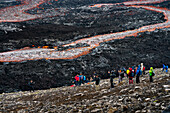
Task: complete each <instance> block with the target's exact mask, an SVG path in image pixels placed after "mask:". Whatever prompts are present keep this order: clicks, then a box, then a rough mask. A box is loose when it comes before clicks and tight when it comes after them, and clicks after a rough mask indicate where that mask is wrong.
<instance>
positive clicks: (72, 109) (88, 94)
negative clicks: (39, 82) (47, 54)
mask: <svg viewBox="0 0 170 113" xmlns="http://www.w3.org/2000/svg"><path fill="white" fill-rule="evenodd" d="M154 71H155V74H156V75H155V76H154V82H153V83H149V77H148V71H147V74H146V75H144V76H142V77H141V83H140V84H133V85H132V84H131V85H128V79H127V78H126V77H125V78H124V79H123V82H122V83H120V84H118V79H117V78H115V79H114V83H115V88H113V89H110V84H109V80H108V79H105V80H101V84H100V88H99V90H97V91H96V90H95V85H94V83H90V84H85V85H83V86H79V87H76V88H75V87H60V88H51V89H48V90H37V91H35V92H29V91H25V92H17V93H4V94H1V95H0V100H1V102H0V112H20V113H26V112H29V113H35V112H50V113H162V112H163V111H164V112H163V113H168V112H169V111H170V106H169V105H170V101H169V98H170V95H169V91H170V85H169V81H170V79H169V77H170V73H164V72H163V73H162V71H161V69H160V68H159V69H154ZM168 106H169V107H168Z"/></svg>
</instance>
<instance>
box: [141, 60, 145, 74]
mask: <svg viewBox="0 0 170 113" xmlns="http://www.w3.org/2000/svg"><path fill="white" fill-rule="evenodd" d="M141 71H142V75H143V74H145V67H144V65H143V63H141Z"/></svg>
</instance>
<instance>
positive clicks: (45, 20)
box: [0, 0, 170, 93]
mask: <svg viewBox="0 0 170 113" xmlns="http://www.w3.org/2000/svg"><path fill="white" fill-rule="evenodd" d="M147 1H149V3H147V4H145V3H141V4H137V2H136V4H135V3H132V2H130V1H127V0H119V2H118V1H117V0H97V1H96V0H91V1H90V0H58V1H55V0H47V1H45V0H35V1H34V0H30V1H29V0H17V1H15V0H13V1H12V2H8V1H7V0H4V1H0V76H1V77H0V93H3V92H6V93H7V92H8V93H9V92H16V91H25V90H28V88H27V83H28V81H29V80H31V79H33V81H35V83H36V84H35V89H48V88H54V87H59V86H69V85H71V84H72V81H73V77H74V76H75V75H76V74H78V73H80V72H83V74H84V75H86V76H87V77H88V76H90V75H91V74H92V73H93V72H94V71H96V72H97V73H98V74H99V75H100V76H101V78H108V76H107V74H106V73H107V71H108V70H111V69H117V68H120V67H126V68H128V67H129V66H132V65H138V64H139V63H141V62H143V63H144V65H145V66H146V68H147V69H149V67H150V66H153V67H162V64H163V63H165V64H166V65H170V46H169V45H170V35H169V32H170V29H169V26H170V24H169V15H170V13H169V11H170V10H169V5H168V4H169V2H168V1H167V0H155V1H154V2H153V0H147ZM95 4H103V5H95ZM104 4H105V5H104ZM131 5H136V6H131ZM140 5H142V6H143V7H138V6H140ZM144 5H146V6H147V8H146V7H144ZM33 6H34V7H33ZM153 6H154V7H153ZM150 7H153V9H151V8H150ZM149 8H150V9H149ZM21 9H22V10H21ZM158 10H160V11H158ZM165 14H166V15H165ZM160 23H163V26H161V27H160V28H159V27H156V28H151V29H150V28H148V29H147V30H144V31H141V32H137V33H134V34H130V35H127V36H126V35H125V36H116V33H121V32H126V31H128V32H131V31H132V32H133V30H136V31H137V30H139V31H140V30H141V28H142V27H143V26H150V25H157V24H160ZM154 27H155V26H154ZM109 34H111V35H112V34H113V35H115V37H114V38H112V37H111V36H110V35H109ZM96 36H101V37H102V39H101V38H100V37H99V39H100V40H102V41H98V40H97V41H96V40H94V43H93V40H92V41H91V39H93V38H95V37H96ZM107 36H108V37H109V36H110V38H107V39H105V37H107ZM88 38H89V42H87V39H88ZM84 39H85V40H84ZM76 41H77V42H76ZM83 41H84V42H83ZM81 42H82V43H81ZM41 50H42V51H41ZM36 51H40V52H39V53H35V55H34V52H36ZM43 51H48V52H47V53H45V52H43ZM70 51H71V52H70ZM9 52H11V53H9ZM12 52H14V53H16V54H19V58H23V60H20V59H19V58H18V57H16V58H17V60H16V59H15V57H14V56H15V55H14V53H12ZM22 52H26V53H22ZM27 52H28V53H27ZM29 52H32V53H31V55H32V54H33V56H36V55H37V54H38V55H37V56H36V58H34V59H31V58H30V57H32V56H31V55H30V53H29ZM50 52H51V53H54V56H55V55H56V54H57V55H61V54H60V53H62V52H68V53H66V54H63V55H61V56H59V57H57V56H55V58H51V59H50V57H46V56H48V54H50ZM57 52H58V53H57ZM74 52H75V54H74ZM76 52H77V53H76ZM8 53H9V54H10V56H8V55H9V54H8ZM20 53H21V54H20ZM22 55H23V56H22ZM70 55H72V57H69V56H70ZM44 56H45V57H44ZM51 56H52V55H51ZM67 56H68V58H67ZM40 57H41V58H40ZM52 57H53V56H52ZM62 57H63V58H62Z"/></svg>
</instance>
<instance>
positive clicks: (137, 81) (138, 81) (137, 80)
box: [136, 75, 140, 84]
mask: <svg viewBox="0 0 170 113" xmlns="http://www.w3.org/2000/svg"><path fill="white" fill-rule="evenodd" d="M136 83H137V84H138V83H140V80H139V76H138V75H137V76H136Z"/></svg>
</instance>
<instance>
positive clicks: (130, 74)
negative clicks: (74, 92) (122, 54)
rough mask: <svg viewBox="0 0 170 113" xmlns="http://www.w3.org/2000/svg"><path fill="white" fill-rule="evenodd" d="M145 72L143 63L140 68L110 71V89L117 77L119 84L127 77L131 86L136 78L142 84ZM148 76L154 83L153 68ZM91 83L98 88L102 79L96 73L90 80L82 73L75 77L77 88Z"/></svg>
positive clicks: (133, 67)
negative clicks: (141, 79) (141, 78)
mask: <svg viewBox="0 0 170 113" xmlns="http://www.w3.org/2000/svg"><path fill="white" fill-rule="evenodd" d="M145 70H146V69H145V66H144V65H143V63H141V64H140V65H138V66H132V67H129V68H128V69H126V68H120V69H118V70H111V71H108V77H110V87H111V88H114V83H113V80H114V78H116V77H119V83H120V82H122V80H123V78H124V77H127V78H128V83H129V84H133V83H134V81H133V79H134V78H136V83H137V84H138V83H140V77H141V76H143V75H145V74H146V73H145ZM162 71H165V72H168V66H165V65H164V64H163V70H162ZM148 76H149V79H150V82H153V76H155V72H154V70H153V67H150V70H149V73H148ZM90 81H92V82H93V81H95V84H96V87H98V85H99V83H100V77H99V76H98V75H97V74H96V73H95V72H94V73H93V75H92V76H90V79H86V77H85V76H84V75H82V73H80V75H76V76H75V82H74V83H75V85H76V86H80V85H81V84H84V83H88V82H90Z"/></svg>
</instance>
